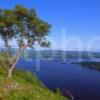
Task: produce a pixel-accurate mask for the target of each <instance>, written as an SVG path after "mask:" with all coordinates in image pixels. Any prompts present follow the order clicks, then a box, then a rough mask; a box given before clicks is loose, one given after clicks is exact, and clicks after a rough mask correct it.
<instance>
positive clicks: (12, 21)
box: [0, 5, 51, 47]
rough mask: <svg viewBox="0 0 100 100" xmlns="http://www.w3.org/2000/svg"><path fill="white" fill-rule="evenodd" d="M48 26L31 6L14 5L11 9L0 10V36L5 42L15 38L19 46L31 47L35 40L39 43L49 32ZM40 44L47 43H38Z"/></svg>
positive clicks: (49, 26)
mask: <svg viewBox="0 0 100 100" xmlns="http://www.w3.org/2000/svg"><path fill="white" fill-rule="evenodd" d="M50 28H51V25H50V24H48V23H47V22H45V21H43V20H41V19H39V18H38V16H37V14H36V11H35V9H33V8H32V9H28V8H25V7H23V6H21V5H16V6H15V8H13V9H1V10H0V36H1V37H2V39H3V40H4V42H5V44H8V43H9V41H10V40H11V39H13V38H16V40H17V41H18V43H20V45H19V46H26V45H27V46H29V47H32V46H33V45H34V43H35V41H38V43H40V42H39V40H43V39H44V38H43V37H45V36H46V35H47V34H48V33H49V32H50ZM20 41H21V42H20ZM47 43H48V42H47ZM23 44H24V45H23ZM40 46H43V47H44V46H47V45H41V44H40Z"/></svg>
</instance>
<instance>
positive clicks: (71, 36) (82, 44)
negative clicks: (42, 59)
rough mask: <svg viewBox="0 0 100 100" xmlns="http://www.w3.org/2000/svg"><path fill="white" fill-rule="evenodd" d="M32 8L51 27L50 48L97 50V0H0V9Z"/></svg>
mask: <svg viewBox="0 0 100 100" xmlns="http://www.w3.org/2000/svg"><path fill="white" fill-rule="evenodd" d="M16 4H22V5H23V6H25V7H28V8H32V7H34V8H35V9H36V11H37V14H38V16H39V17H40V18H41V19H43V20H44V21H47V22H49V23H50V24H51V25H52V28H51V32H50V33H49V36H48V37H47V38H48V39H49V41H50V42H51V44H52V45H51V48H52V49H64V50H65V49H66V50H87V49H88V50H93V51H99V50H100V45H99V41H100V0H1V1H0V7H1V8H13V7H14V6H15V5H16Z"/></svg>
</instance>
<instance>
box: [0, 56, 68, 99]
mask: <svg viewBox="0 0 100 100" xmlns="http://www.w3.org/2000/svg"><path fill="white" fill-rule="evenodd" d="M3 62H4V57H3V56H1V55H0V100H68V99H67V98H65V97H63V96H61V95H60V93H54V92H52V91H50V90H49V89H47V88H46V87H45V86H44V85H43V84H42V83H41V82H40V81H39V80H38V79H37V78H36V76H35V75H32V74H31V73H30V72H24V71H21V70H18V69H16V70H15V71H14V75H13V78H12V79H11V80H9V79H7V78H6V65H5V63H3Z"/></svg>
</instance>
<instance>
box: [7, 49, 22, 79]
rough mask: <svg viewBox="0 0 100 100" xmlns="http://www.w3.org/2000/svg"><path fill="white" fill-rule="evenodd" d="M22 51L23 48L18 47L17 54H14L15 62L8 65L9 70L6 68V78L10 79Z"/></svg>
mask: <svg viewBox="0 0 100 100" xmlns="http://www.w3.org/2000/svg"><path fill="white" fill-rule="evenodd" d="M22 50H23V48H22V47H20V48H19V51H18V53H17V54H16V57H15V61H14V62H13V63H12V64H11V65H9V68H8V71H7V77H8V78H9V79H11V78H12V73H13V70H14V68H15V66H16V64H17V62H18V60H19V58H20V55H21V52H22Z"/></svg>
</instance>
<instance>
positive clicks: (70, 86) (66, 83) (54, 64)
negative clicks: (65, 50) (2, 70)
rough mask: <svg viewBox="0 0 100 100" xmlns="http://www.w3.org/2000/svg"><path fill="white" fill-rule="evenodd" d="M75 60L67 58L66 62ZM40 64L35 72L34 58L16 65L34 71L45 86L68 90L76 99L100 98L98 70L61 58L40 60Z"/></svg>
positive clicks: (97, 99)
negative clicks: (63, 60)
mask: <svg viewBox="0 0 100 100" xmlns="http://www.w3.org/2000/svg"><path fill="white" fill-rule="evenodd" d="M83 60H84V61H90V60H89V59H83ZM76 61H77V59H75V58H74V59H71V58H68V59H67V62H76ZM40 65H41V67H40V71H38V72H36V61H35V59H33V60H32V59H31V60H30V59H28V60H26V61H25V60H20V61H19V63H18V64H17V67H18V68H21V69H24V70H28V71H31V72H33V73H36V75H37V77H38V78H39V79H40V80H41V81H42V82H43V83H44V84H45V86H47V87H48V88H50V89H52V90H55V89H56V88H59V89H60V90H61V91H62V92H63V94H68V92H69V93H70V94H72V95H74V97H75V98H76V100H100V72H97V71H95V70H91V69H88V68H84V67H81V66H80V65H76V64H70V63H66V64H63V63H62V62H61V59H55V60H53V61H41V63H40ZM66 92H67V93H66Z"/></svg>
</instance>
